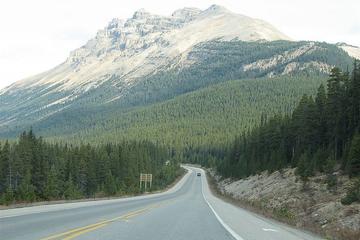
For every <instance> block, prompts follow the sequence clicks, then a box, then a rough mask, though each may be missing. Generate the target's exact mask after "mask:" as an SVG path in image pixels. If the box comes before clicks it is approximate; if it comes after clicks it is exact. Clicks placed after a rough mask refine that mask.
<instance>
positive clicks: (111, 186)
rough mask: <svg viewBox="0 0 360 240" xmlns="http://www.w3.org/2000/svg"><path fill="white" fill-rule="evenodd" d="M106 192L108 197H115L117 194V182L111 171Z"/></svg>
mask: <svg viewBox="0 0 360 240" xmlns="http://www.w3.org/2000/svg"><path fill="white" fill-rule="evenodd" d="M104 190H105V193H106V194H107V195H108V196H111V195H114V194H115V193H116V192H117V187H116V180H115V178H114V176H113V175H112V174H111V171H108V173H107V174H106V178H105V185H104Z"/></svg>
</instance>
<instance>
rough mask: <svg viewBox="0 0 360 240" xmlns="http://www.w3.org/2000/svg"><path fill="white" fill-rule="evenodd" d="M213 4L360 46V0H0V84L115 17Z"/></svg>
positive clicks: (30, 71) (296, 35) (47, 63)
mask: <svg viewBox="0 0 360 240" xmlns="http://www.w3.org/2000/svg"><path fill="white" fill-rule="evenodd" d="M212 4H218V5H222V6H224V7H226V8H227V9H229V10H231V11H233V12H236V13H241V14H244V15H248V16H250V17H254V18H260V19H263V20H266V21H268V22H269V23H271V24H272V25H274V26H275V27H276V28H277V29H279V30H280V31H282V32H283V33H285V34H286V35H288V36H289V37H291V38H292V39H293V40H316V41H326V42H330V43H336V42H346V43H348V44H352V45H356V46H360V14H359V13H358V11H359V9H360V1H359V0H341V1H340V0H291V1H289V0H212V1H208V0H181V1H178V0H167V1H165V0H142V1H140V0H131V1H129V0H126V1H123V0H101V1H95V0H31V1H29V0H2V1H1V7H0V34H1V35H0V89H1V88H3V87H5V86H7V85H10V84H11V83H13V82H15V81H17V80H21V79H23V78H26V77H29V76H31V75H35V74H37V73H40V72H43V71H45V70H48V69H50V68H53V67H55V66H56V65H58V64H60V63H62V62H64V61H65V60H66V58H67V56H68V54H69V52H70V51H72V50H74V49H76V48H78V47H81V46H82V45H84V44H85V43H86V42H87V40H89V39H90V38H92V37H94V36H95V34H96V32H97V31H98V30H99V29H102V28H104V27H105V26H106V25H107V23H108V22H109V21H110V20H111V19H113V18H129V17H131V16H132V15H133V13H134V12H135V11H136V10H138V9H140V8H144V9H146V10H147V11H149V12H151V13H155V14H160V15H170V14H171V13H172V12H174V11H175V10H177V9H180V8H183V7H197V8H200V9H206V8H208V7H209V6H210V5H212Z"/></svg>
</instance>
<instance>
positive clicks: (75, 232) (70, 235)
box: [41, 202, 165, 240]
mask: <svg viewBox="0 0 360 240" xmlns="http://www.w3.org/2000/svg"><path fill="white" fill-rule="evenodd" d="M163 204H165V202H162V203H158V204H153V205H149V206H147V207H145V208H142V209H139V210H136V211H132V212H129V213H127V214H125V215H122V216H119V217H116V218H113V219H109V220H105V221H101V222H98V223H94V224H90V225H87V226H84V227H80V228H74V229H72V230H70V231H67V232H63V233H59V234H56V235H51V236H49V237H46V238H42V239H41V240H55V239H62V240H71V239H74V238H76V237H78V236H79V235H82V234H84V233H87V232H91V231H94V230H96V229H98V228H102V227H105V226H106V225H108V224H109V223H112V222H115V221H118V220H128V219H130V218H132V217H135V216H138V215H141V214H143V213H145V212H148V211H150V210H151V209H154V208H157V207H160V206H161V205H163Z"/></svg>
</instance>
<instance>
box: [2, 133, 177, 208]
mask: <svg viewBox="0 0 360 240" xmlns="http://www.w3.org/2000/svg"><path fill="white" fill-rule="evenodd" d="M171 155H172V154H171V153H169V151H168V150H167V149H165V148H162V147H159V146H157V145H154V144H153V143H150V142H146V141H141V142H135V141H123V142H121V143H118V144H107V145H102V146H96V147H94V146H90V145H84V144H81V145H79V146H72V145H67V144H64V145H60V144H49V143H47V142H46V141H44V140H43V139H42V138H37V137H36V136H35V135H34V134H33V132H32V130H31V131H29V132H24V133H23V134H21V136H20V138H19V140H18V141H17V142H14V143H9V142H5V143H3V144H2V145H0V204H1V203H3V204H9V203H14V202H33V201H41V200H56V199H77V198H85V197H87V198H90V197H103V196H114V195H117V196H119V195H124V194H135V193H139V192H140V189H139V174H140V173H141V172H142V173H152V174H153V186H152V189H151V190H157V189H160V188H164V187H165V186H167V185H168V184H170V183H171V182H173V181H174V180H175V178H176V177H177V176H179V174H180V173H181V170H180V167H179V164H178V162H177V161H176V160H175V159H174V158H173V157H172V156H171Z"/></svg>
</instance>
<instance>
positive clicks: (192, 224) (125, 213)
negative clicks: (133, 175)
mask: <svg viewBox="0 0 360 240" xmlns="http://www.w3.org/2000/svg"><path fill="white" fill-rule="evenodd" d="M186 168H188V170H189V172H188V173H187V174H186V175H185V177H184V178H183V179H182V180H181V181H180V182H179V183H178V184H176V185H175V187H173V188H172V189H170V190H169V191H167V192H164V193H159V194H153V195H147V196H139V197H134V198H125V199H116V200H103V201H93V202H80V203H67V204H54V205H46V206H36V207H28V208H21V209H10V210H1V211H0V239H4V240H13V239H14V240H17V239H21V240H24V239H37V240H38V239H42V240H57V239H65V240H70V239H91V240H94V239H106V240H111V239H131V240H136V239H147V240H152V239H154V240H161V239H164V240H165V239H166V240H168V239H171V240H178V239H179V240H180V239H186V240H192V239H193V240H201V239H204V240H205V239H206V240H210V239H214V240H228V239H229V240H234V239H237V240H253V239H254V240H255V239H256V240H257V239H259V240H260V239H261V240H263V239H269V240H272V239H274V240H275V239H277V240H282V239H284V240H285V239H286V240H300V239H309V240H313V239H319V238H317V237H315V236H312V235H310V234H307V233H304V232H302V231H299V230H295V229H292V228H290V227H287V226H285V225H282V224H279V223H277V222H274V221H271V220H268V219H265V218H262V217H260V216H257V215H255V214H252V213H249V212H247V211H245V210H242V209H240V208H237V207H235V206H232V205H230V204H228V203H225V202H223V201H222V200H220V199H218V198H216V197H214V196H213V195H212V194H211V192H210V190H209V188H208V184H207V181H206V177H205V174H204V172H203V171H202V170H201V169H197V168H193V167H186ZM197 172H202V174H201V177H198V176H196V173H197Z"/></svg>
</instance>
